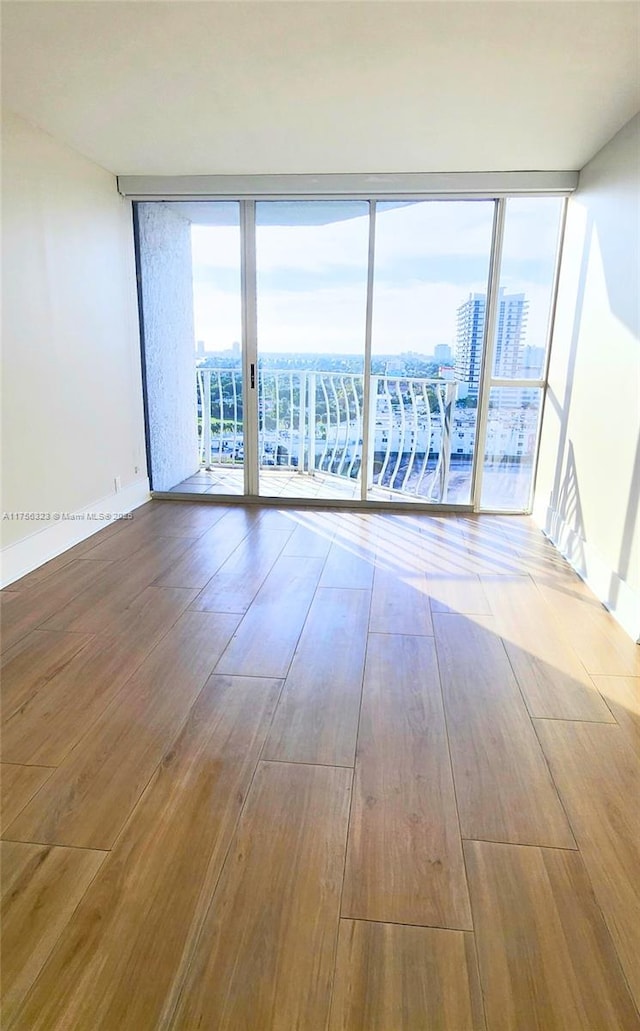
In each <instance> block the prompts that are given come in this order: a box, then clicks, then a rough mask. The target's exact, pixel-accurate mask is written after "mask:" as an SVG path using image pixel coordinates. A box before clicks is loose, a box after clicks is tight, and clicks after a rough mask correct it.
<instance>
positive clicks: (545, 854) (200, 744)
mask: <svg viewBox="0 0 640 1031" xmlns="http://www.w3.org/2000/svg"><path fill="white" fill-rule="evenodd" d="M1 600H2V615H3V651H2V694H3V710H2V754H1V759H2V762H1V763H0V777H1V778H2V779H1V785H0V786H1V788H2V791H1V798H2V842H1V845H0V858H1V860H2V934H3V950H2V1027H3V1029H6V1031H34V1029H40V1031H53V1029H55V1031H58V1029H59V1031H62V1029H64V1031H67V1029H68V1031H71V1029H73V1031H160V1029H161V1031H170V1029H171V1031H193V1029H196V1028H207V1029H211V1031H214V1029H215V1031H254V1029H255V1031H436V1029H437V1031H609V1029H611V1031H631V1029H635V1031H640V1015H639V1009H638V1006H639V1005H640V978H639V976H638V962H637V957H638V954H639V951H640V938H639V937H638V928H639V927H640V895H639V893H638V889H637V884H638V880H639V878H638V868H639V866H640V855H639V842H638V839H639V823H640V820H639V811H640V807H639V805H638V799H639V797H640V752H639V743H640V740H639V737H638V721H639V714H640V677H639V676H638V671H639V670H640V665H639V664H638V648H637V646H635V645H633V644H632V643H631V642H630V641H629V640H628V639H627V638H625V636H624V634H623V633H622V631H621V630H620V629H619V627H618V626H617V624H615V623H614V622H613V620H612V618H611V617H610V616H609V615H608V613H606V611H605V610H604V609H603V608H602V606H601V605H599V604H598V603H597V601H596V600H595V599H594V598H593V596H592V595H591V594H590V592H589V591H588V590H587V588H586V587H585V585H584V584H583V583H582V582H581V581H580V580H579V579H578V577H577V576H575V574H573V572H572V571H571V570H570V569H569V567H568V566H567V565H566V563H564V562H563V560H562V559H561V557H560V556H559V555H558V553H557V552H556V551H555V549H553V548H552V547H551V545H550V544H549V543H548V542H547V541H546V540H545V539H544V537H543V536H542V534H541V533H540V532H539V531H538V530H537V529H536V528H535V526H534V525H533V523H532V522H531V520H529V519H527V518H522V517H513V518H505V517H491V516H486V517H477V516H460V517H456V516H455V515H450V516H444V515H438V516H436V515H424V514H420V513H415V512H411V513H406V514H404V513H395V512H392V513H362V512H349V513H347V512H335V511H334V512H332V511H330V510H322V509H317V510H285V509H283V510H276V509H274V508H267V507H265V508H260V507H249V506H227V507H224V506H222V505H220V506H218V505H215V504H205V503H203V502H200V501H196V502H193V503H191V502H177V501H176V502H165V501H156V502H151V503H149V504H148V505H145V506H143V508H141V509H139V510H137V512H136V513H135V514H134V518H133V519H132V520H128V521H126V522H125V521H123V522H121V523H118V524H113V525H111V526H109V527H107V528H105V529H104V530H103V531H101V532H100V533H99V534H97V535H96V536H95V537H93V538H90V539H89V540H87V541H84V542H83V543H82V544H80V545H77V546H76V547H75V548H73V549H71V550H70V551H69V552H68V553H66V555H64V556H60V557H59V558H57V559H54V560H53V561H52V562H50V563H47V565H46V566H43V567H42V568H41V569H40V570H36V571H34V572H33V573H30V574H29V575H28V576H26V577H23V579H22V580H20V581H18V582H17V583H15V584H13V585H11V588H10V590H7V591H4V592H2V593H1Z"/></svg>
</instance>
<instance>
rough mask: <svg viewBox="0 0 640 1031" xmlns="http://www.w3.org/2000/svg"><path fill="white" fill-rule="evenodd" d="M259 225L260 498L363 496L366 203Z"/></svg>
mask: <svg viewBox="0 0 640 1031" xmlns="http://www.w3.org/2000/svg"><path fill="white" fill-rule="evenodd" d="M255 218H256V297H257V359H258V361H257V369H258V378H257V391H258V396H257V405H258V466H259V493H260V495H262V496H266V497H280V496H283V497H305V498H318V499H323V498H324V499H335V498H343V499H348V500H353V499H360V494H361V488H360V483H361V465H362V436H363V376H364V353H365V311H366V298H367V264H368V260H367V259H368V245H369V205H368V203H366V202H364V201H261V202H258V203H257V204H256V216H255Z"/></svg>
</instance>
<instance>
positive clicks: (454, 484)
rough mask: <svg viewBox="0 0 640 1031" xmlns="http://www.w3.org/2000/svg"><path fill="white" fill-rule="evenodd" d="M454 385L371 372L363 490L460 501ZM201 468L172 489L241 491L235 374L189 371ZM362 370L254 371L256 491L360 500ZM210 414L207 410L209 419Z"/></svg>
mask: <svg viewBox="0 0 640 1031" xmlns="http://www.w3.org/2000/svg"><path fill="white" fill-rule="evenodd" d="M457 386H458V384H456V383H449V382H445V381H444V380H440V379H419V378H407V377H404V376H386V375H385V376H372V377H371V390H370V400H369V404H370V417H369V427H370V441H371V443H370V447H369V451H368V470H367V471H368V476H367V482H368V484H369V489H368V496H369V497H372V498H376V499H386V500H394V499H395V500H415V501H420V502H431V503H443V502H445V501H446V502H448V503H451V502H453V503H455V502H456V501H466V500H467V499H468V493H469V483H470V475H471V463H472V446H471V448H470V449H469V451H468V453H467V454H466V455H464V456H456V460H455V465H454V468H453V471H452V461H451V451H452V448H451V432H452V413H453V410H454V405H455V400H456V394H457ZM196 390H197V418H198V448H199V461H200V471H199V472H198V473H196V474H195V475H194V476H192V477H189V479H188V480H186V481H183V482H182V483H180V484H178V485H177V486H176V487H175V488H174V489H175V490H176V491H183V490H185V491H187V492H194V493H200V492H203V493H215V494H224V493H227V494H241V493H242V492H243V489H244V487H243V483H244V478H243V467H244V459H245V438H244V419H243V407H242V373H241V370H240V369H239V368H221V369H208V368H198V369H197V370H196ZM363 392H364V384H363V376H361V375H355V374H351V373H337V372H309V371H302V370H290V369H286V370H277V369H276V370H272V369H264V370H260V372H259V375H258V398H259V401H258V462H259V469H260V483H261V493H262V494H263V495H270V496H276V497H298V498H299V497H315V498H319V499H322V498H344V499H359V498H360V497H361V485H360V484H361V469H362V462H363V450H364V449H363V426H364V397H363ZM207 413H208V414H209V417H208V418H207Z"/></svg>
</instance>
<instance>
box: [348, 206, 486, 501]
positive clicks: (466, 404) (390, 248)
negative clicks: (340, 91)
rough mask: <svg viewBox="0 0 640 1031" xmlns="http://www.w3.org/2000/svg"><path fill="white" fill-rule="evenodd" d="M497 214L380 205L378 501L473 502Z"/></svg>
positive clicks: (374, 463) (373, 459)
mask: <svg viewBox="0 0 640 1031" xmlns="http://www.w3.org/2000/svg"><path fill="white" fill-rule="evenodd" d="M494 210H495V203H494V202H493V201H469V202H467V201H421V202H409V203H406V202H405V203H403V202H393V201H391V202H388V201H385V202H378V204H377V205H376V211H375V266H374V267H375V276H374V284H373V335H372V349H371V427H370V441H371V451H370V463H369V464H370V469H369V493H368V497H369V498H371V499H372V500H384V501H417V502H421V503H423V504H424V503H437V504H447V505H460V504H465V505H468V504H469V503H470V502H471V497H472V486H473V462H474V455H475V441H476V430H477V416H478V401H479V387H480V369H481V366H482V355H483V348H484V331H485V307H486V296H487V281H488V274H489V260H490V255H491V239H492V229H493V222H494Z"/></svg>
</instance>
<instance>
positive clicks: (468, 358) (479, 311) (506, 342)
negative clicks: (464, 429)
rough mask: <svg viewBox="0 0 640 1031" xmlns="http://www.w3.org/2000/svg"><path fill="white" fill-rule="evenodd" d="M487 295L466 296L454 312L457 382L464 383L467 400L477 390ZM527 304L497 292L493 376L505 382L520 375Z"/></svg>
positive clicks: (475, 393)
mask: <svg viewBox="0 0 640 1031" xmlns="http://www.w3.org/2000/svg"><path fill="white" fill-rule="evenodd" d="M486 304H487V296H486V294H476V293H473V294H469V297H468V299H467V300H466V301H465V302H464V304H461V305H460V307H459V308H458V312H457V332H456V366H455V368H456V379H457V380H460V382H461V383H467V384H468V385H469V386H468V392H469V396H470V397H477V396H478V391H479V389H480V374H481V369H482V350H483V342H484V324H485V317H486ZM527 307H528V302H527V300H526V298H525V295H524V294H523V293H520V294H508V293H505V291H504V290H500V292H499V295H498V311H497V325H496V346H495V358H494V369H493V372H494V375H495V376H501V377H505V378H507V379H508V378H510V377H516V376H521V375H522V358H523V336H524V328H525V325H526V318H527Z"/></svg>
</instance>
